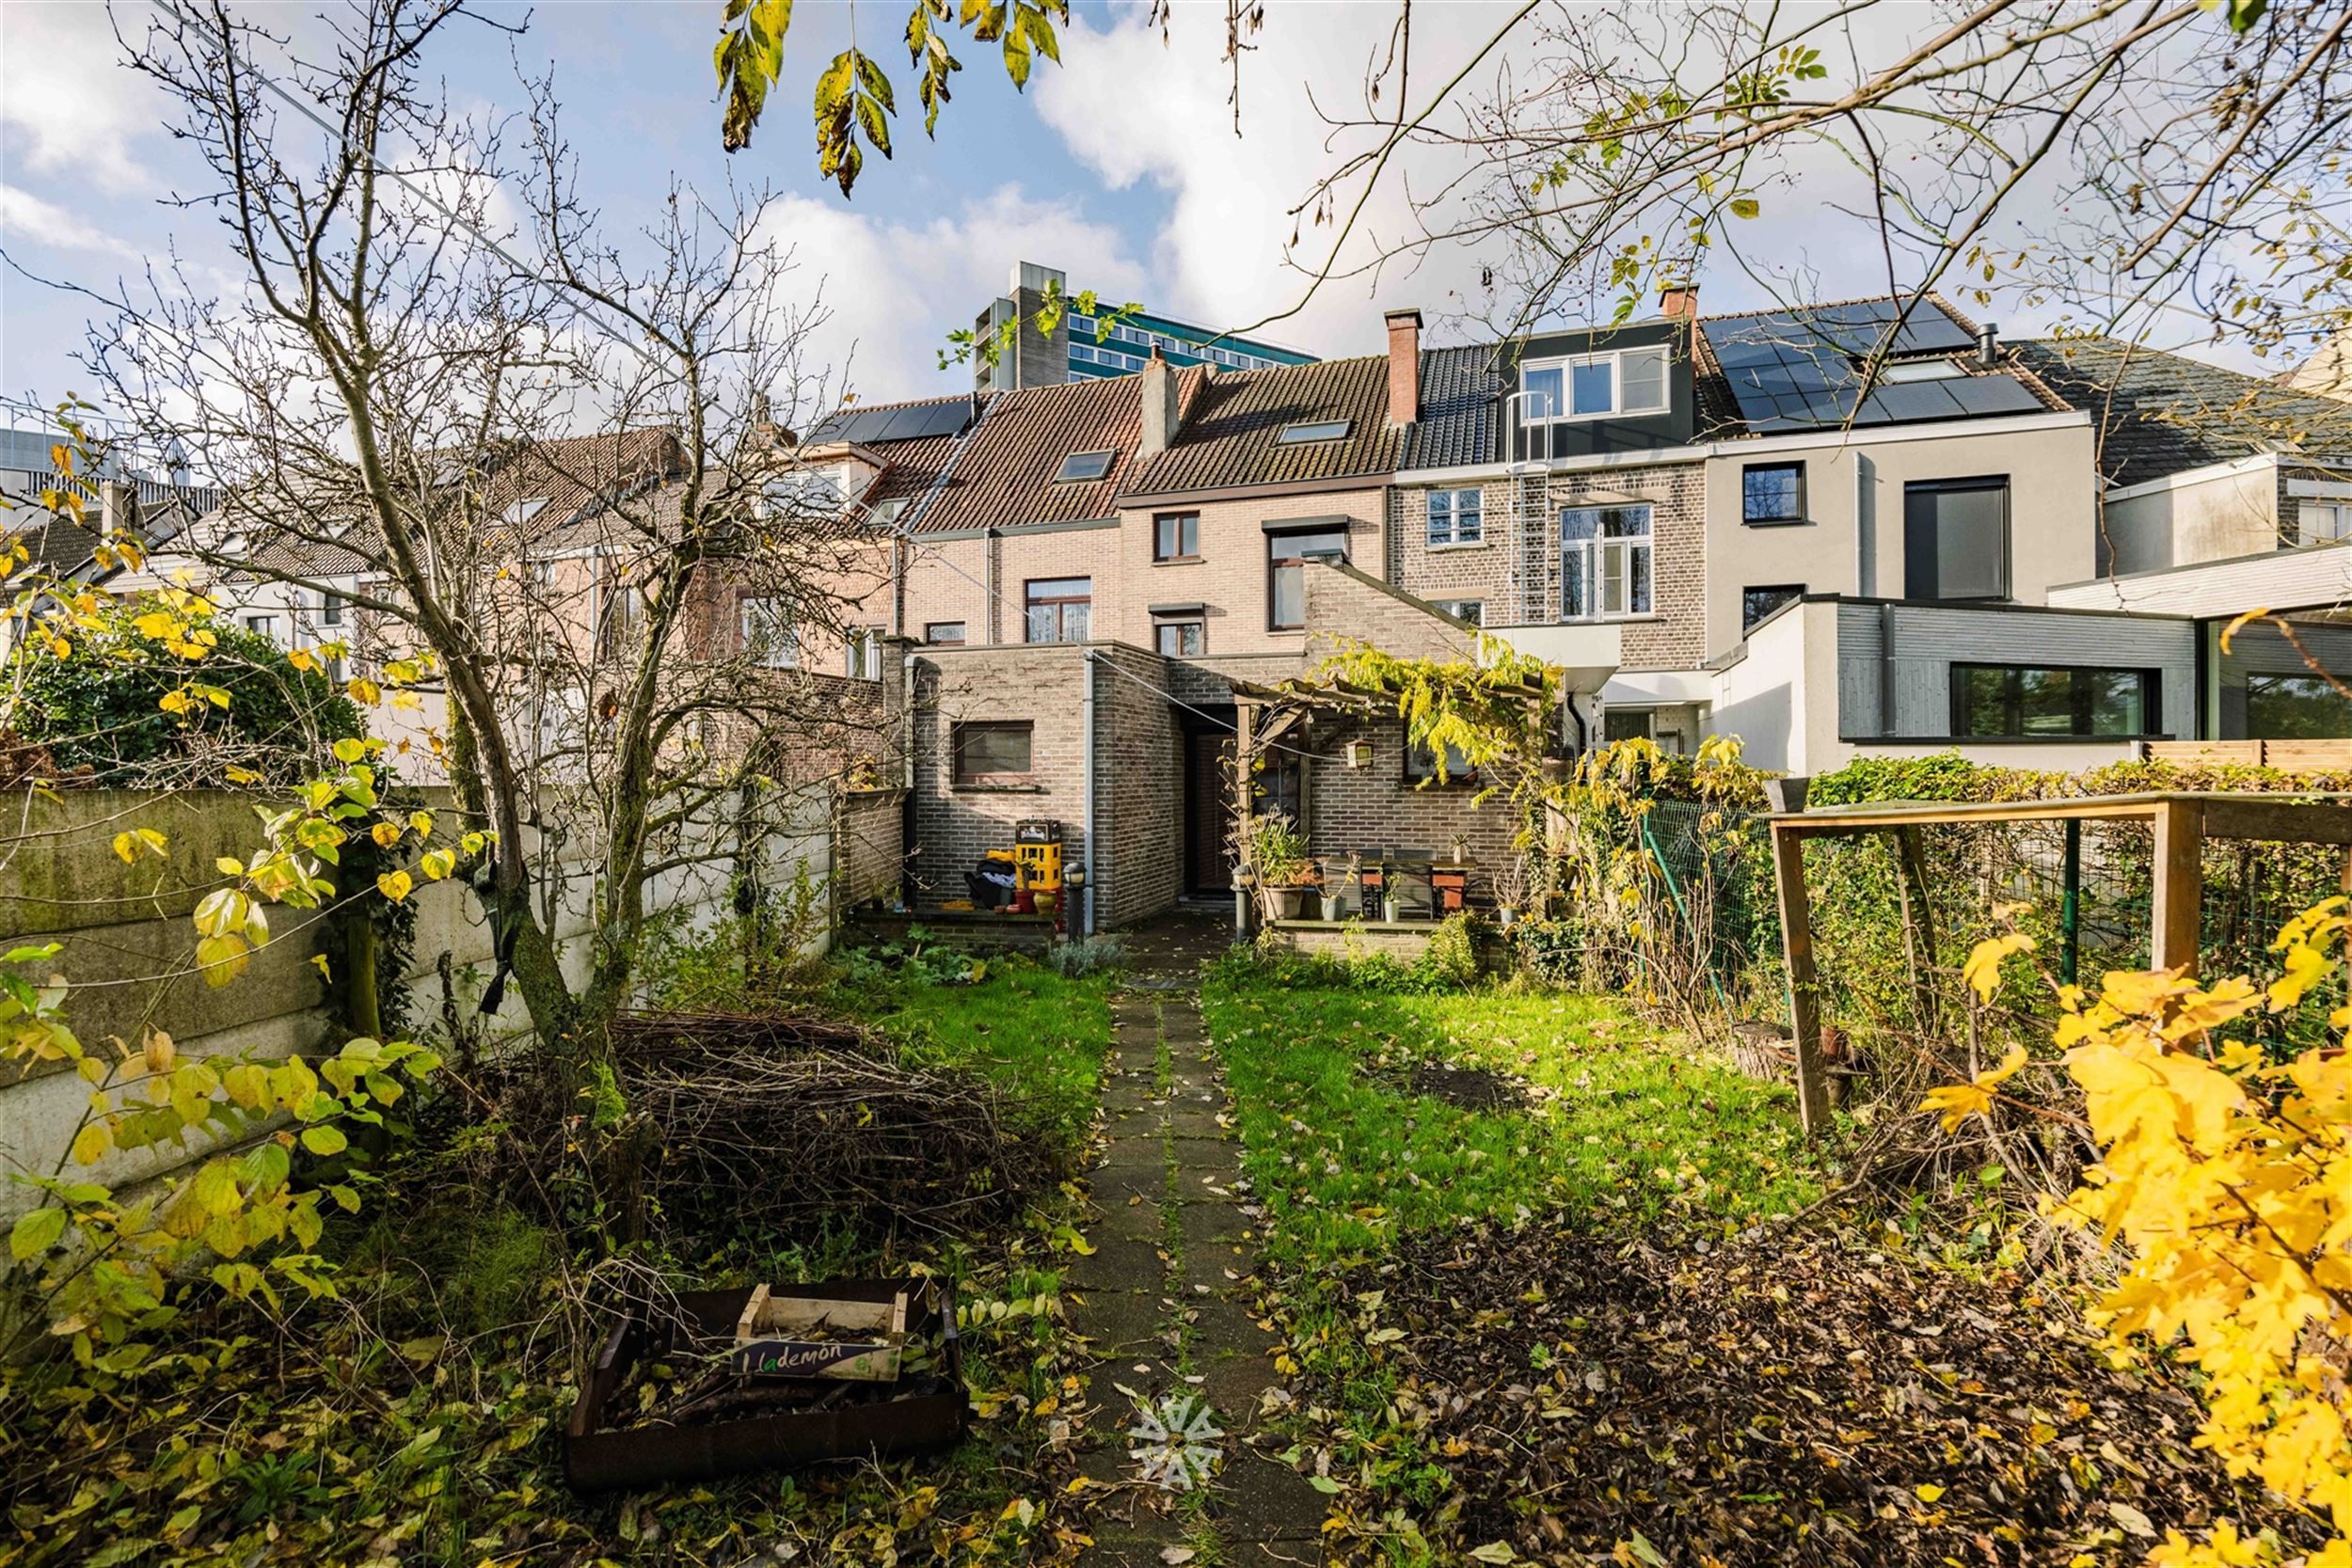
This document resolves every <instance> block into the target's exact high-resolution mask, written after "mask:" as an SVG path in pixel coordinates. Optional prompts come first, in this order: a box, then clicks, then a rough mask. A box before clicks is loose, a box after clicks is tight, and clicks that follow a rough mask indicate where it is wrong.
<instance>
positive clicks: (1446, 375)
mask: <svg viewBox="0 0 2352 1568" xmlns="http://www.w3.org/2000/svg"><path fill="white" fill-rule="evenodd" d="M1495 361H1496V354H1495V345H1494V344H1492V343H1470V344H1466V345H1464V346H1462V347H1460V348H1431V349H1423V350H1422V355H1421V420H1420V422H1419V423H1417V424H1416V425H1414V426H1413V428H1412V431H1411V433H1410V434H1409V435H1408V436H1407V437H1406V443H1405V457H1404V461H1403V463H1402V464H1401V465H1400V466H1401V467H1406V468H1455V467H1467V466H1468V465H1470V464H1473V463H1491V462H1493V461H1494V460H1495V451H1496V444H1495V443H1496V436H1495V419H1496V417H1497V415H1498V414H1499V412H1500V405H1499V404H1498V403H1497V401H1496V400H1497V399H1499V398H1501V397H1502V387H1503V383H1502V371H1501V370H1500V369H1499V368H1498V367H1497V365H1496V362H1495Z"/></svg>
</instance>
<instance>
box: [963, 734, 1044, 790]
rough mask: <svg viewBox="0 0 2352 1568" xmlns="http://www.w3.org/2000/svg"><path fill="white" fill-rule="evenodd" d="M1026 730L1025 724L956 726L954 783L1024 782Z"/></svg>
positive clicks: (1027, 737) (1026, 755)
mask: <svg viewBox="0 0 2352 1568" xmlns="http://www.w3.org/2000/svg"><path fill="white" fill-rule="evenodd" d="M1029 731H1030V726H1029V725H1028V724H1027V723H1026V722H1021V723H986V724H958V725H957V726H956V728H955V736H954V750H955V769H956V783H958V784H1026V783H1028V782H1029Z"/></svg>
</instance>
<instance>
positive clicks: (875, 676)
mask: <svg viewBox="0 0 2352 1568" xmlns="http://www.w3.org/2000/svg"><path fill="white" fill-rule="evenodd" d="M842 665H843V668H842V672H841V673H843V674H845V675H847V676H849V677H850V679H851V680H853V681H878V680H880V679H882V628H881V627H880V626H853V627H851V628H850V636H849V641H847V643H846V644H845V645H844V649H843V658H842Z"/></svg>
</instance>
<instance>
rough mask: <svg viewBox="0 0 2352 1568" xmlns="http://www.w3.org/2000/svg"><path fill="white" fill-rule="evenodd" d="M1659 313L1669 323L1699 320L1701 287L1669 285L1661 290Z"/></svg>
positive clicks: (1680, 284) (1679, 284) (1659, 293)
mask: <svg viewBox="0 0 2352 1568" xmlns="http://www.w3.org/2000/svg"><path fill="white" fill-rule="evenodd" d="M1658 313H1659V314H1660V315H1661V316H1663V317H1665V318H1666V319H1667V320H1668V321H1696V320H1698V315H1699V286H1698V285H1697V284H1696V283H1669V284H1667V285H1666V286H1665V287H1664V288H1661V289H1660V290H1659V291H1658Z"/></svg>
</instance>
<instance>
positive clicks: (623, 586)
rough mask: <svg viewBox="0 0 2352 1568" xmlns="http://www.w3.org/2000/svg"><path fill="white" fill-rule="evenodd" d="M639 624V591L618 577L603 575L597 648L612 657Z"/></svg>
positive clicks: (598, 615)
mask: <svg viewBox="0 0 2352 1568" xmlns="http://www.w3.org/2000/svg"><path fill="white" fill-rule="evenodd" d="M614 570H617V569H614ZM636 626H637V594H636V592H635V590H633V589H631V588H630V587H629V585H628V583H626V582H624V581H621V580H619V578H617V577H608V578H604V579H603V582H602V588H601V603H600V605H599V607H598V613H597V616H596V652H597V654H598V655H599V656H600V657H607V658H609V657H612V656H613V655H614V654H617V653H619V652H620V651H621V649H622V647H623V646H624V645H625V644H626V643H627V642H628V638H629V634H630V633H631V632H632V631H633V630H634V629H635V627H636Z"/></svg>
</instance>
